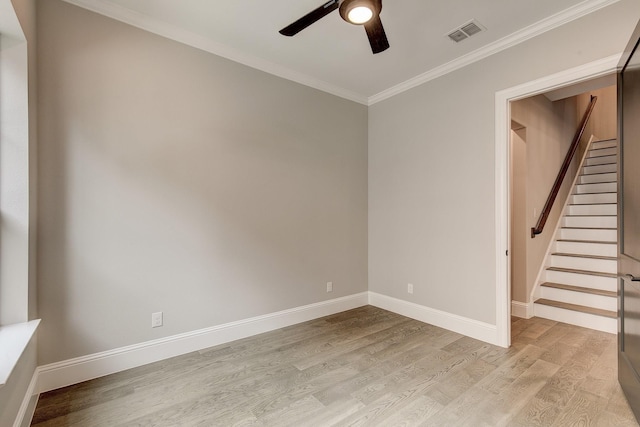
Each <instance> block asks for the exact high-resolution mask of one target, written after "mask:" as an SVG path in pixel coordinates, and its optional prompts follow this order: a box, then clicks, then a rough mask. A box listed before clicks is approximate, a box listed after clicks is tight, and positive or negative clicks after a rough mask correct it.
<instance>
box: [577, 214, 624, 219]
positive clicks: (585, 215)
mask: <svg viewBox="0 0 640 427" xmlns="http://www.w3.org/2000/svg"><path fill="white" fill-rule="evenodd" d="M565 216H566V217H576V216H578V217H582V218H584V217H589V216H592V217H601V216H606V217H617V216H618V215H605V214H602V215H593V214H584V215H565Z"/></svg>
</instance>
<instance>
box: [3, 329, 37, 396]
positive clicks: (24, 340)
mask: <svg viewBox="0 0 640 427" xmlns="http://www.w3.org/2000/svg"><path fill="white" fill-rule="evenodd" d="M39 324H40V319H37V320H32V321H30V322H25V323H16V324H15V325H8V326H2V327H0V348H1V349H2V351H1V352H0V388H1V387H2V386H4V385H5V384H6V383H7V381H8V380H9V376H11V372H12V371H13V369H14V368H15V367H16V365H17V364H18V361H19V360H20V356H22V353H23V352H24V349H25V348H27V345H28V344H29V341H31V337H33V334H34V333H35V332H36V329H37V328H38V325H39Z"/></svg>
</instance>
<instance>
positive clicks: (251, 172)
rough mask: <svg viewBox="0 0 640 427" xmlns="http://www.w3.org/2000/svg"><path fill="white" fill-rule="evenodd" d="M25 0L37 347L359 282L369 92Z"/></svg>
mask: <svg viewBox="0 0 640 427" xmlns="http://www.w3.org/2000/svg"><path fill="white" fill-rule="evenodd" d="M38 5H39V10H38V31H39V34H38V35H39V40H40V43H39V46H38V47H39V51H38V53H39V81H38V83H39V107H40V110H39V116H40V119H39V134H40V140H39V142H40V145H39V153H38V154H39V173H40V186H39V189H40V197H39V227H40V228H39V240H38V243H39V245H38V277H39V281H38V291H39V298H38V306H39V311H40V316H41V317H42V319H43V321H42V325H41V335H40V337H41V339H40V341H39V351H40V357H39V363H40V364H46V363H50V362H55V361H59V360H64V359H68V358H71V357H75V356H81V355H85V354H89V353H94V352H99V351H103V350H108V349H113V348H117V347H121V346H125V345H128V344H134V343H139V342H143V341H146V340H150V339H155V338H159V337H164V336H169V335H173V334H177V333H181V332H186V331H192V330H196V329H199V328H204V327H209V326H213V325H218V324H222V323H226V322H231V321H235V320H239V319H245V318H249V317H252V316H257V315H262V314H266V313H271V312H275V311H279V310H284V309H288V308H292V307H298V306H301V305H305V304H311V303H316V302H320V301H324V300H328V299H333V298H338V297H341V296H346V295H352V294H355V293H359V292H363V291H366V290H367V108H366V106H363V105H359V104H356V103H353V102H350V101H346V100H342V99H340V98H337V97H335V96H332V95H328V94H325V93H322V92H319V91H316V90H314V89H310V88H307V87H304V86H301V85H298V84H295V83H291V82H289V81H285V80H283V79H279V78H276V77H273V76H271V75H268V74H265V73H262V72H259V71H256V70H253V69H250V68H247V67H244V66H242V65H239V64H236V63H233V62H230V61H227V60H225V59H222V58H219V57H216V56H214V55H211V54H208V53H205V52H202V51H199V50H196V49H193V48H190V47H187V46H184V45H181V44H179V43H175V42H172V41H169V40H167V39H164V38H162V37H159V36H156V35H152V34H150V33H147V32H144V31H142V30H139V29H136V28H133V27H130V26H127V25H125V24H122V23H119V22H116V21H113V20H110V19H108V18H105V17H102V16H99V15H96V14H93V13H91V12H88V11H85V10H83V9H80V8H77V7H74V6H71V5H69V4H66V3H62V2H60V1H58V0H48V1H46V2H40V3H39V4H38ZM327 281H332V282H333V286H334V291H333V293H326V282H327ZM155 311H163V312H164V320H165V326H164V327H162V328H156V329H151V327H150V317H151V316H150V315H151V313H152V312H155Z"/></svg>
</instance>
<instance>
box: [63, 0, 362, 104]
mask: <svg viewBox="0 0 640 427" xmlns="http://www.w3.org/2000/svg"><path fill="white" fill-rule="evenodd" d="M63 1H65V2H66V3H70V4H73V5H75V6H78V7H81V8H83V9H87V10H89V11H91V12H95V13H98V14H100V15H103V16H106V17H108V18H112V19H115V20H116V21H120V22H124V23H125V24H129V25H131V26H134V27H136V28H140V29H142V30H145V31H148V32H150V33H153V34H157V35H159V36H162V37H165V38H168V39H170V40H174V41H177V42H179V43H182V44H185V45H187V46H191V47H194V48H196V49H200V50H203V51H205V52H209V53H212V54H214V55H217V56H220V57H223V58H226V59H229V60H231V61H234V62H237V63H240V64H242V65H246V66H248V67H251V68H255V69H257V70H260V71H264V72H265V73H268V74H272V75H274V76H276V77H281V78H283V79H286V80H290V81H293V82H295V83H299V84H301V85H304V86H308V87H311V88H313V89H318V90H320V91H322V92H326V93H329V94H331V95H335V96H338V97H340V98H344V99H348V100H350V101H354V102H357V103H359V104H363V105H367V104H368V99H367V97H366V96H364V95H361V94H358V93H356V92H353V91H350V90H348V89H345V88H342V87H339V86H336V85H332V84H331V83H327V82H325V81H323V80H319V79H316V78H314V77H311V76H309V75H307V74H304V73H300V72H297V71H294V70H291V69H289V68H287V67H283V66H281V65H278V64H275V63H273V62H270V61H267V60H265V59H262V58H258V57H257V56H253V55H248V54H246V53H244V52H241V51H240V50H238V49H234V48H232V47H230V46H227V45H224V44H222V43H218V42H215V41H213V40H211V39H209V38H206V37H203V36H200V35H198V34H195V33H193V32H191V31H186V30H184V29H182V28H180V27H178V26H175V25H171V24H168V23H166V22H163V21H160V20H158V19H153V18H151V17H149V16H147V15H144V14H142V13H139V12H135V11H132V10H131V9H127V8H125V7H123V6H120V5H116V4H113V3H108V2H104V1H102V0H63Z"/></svg>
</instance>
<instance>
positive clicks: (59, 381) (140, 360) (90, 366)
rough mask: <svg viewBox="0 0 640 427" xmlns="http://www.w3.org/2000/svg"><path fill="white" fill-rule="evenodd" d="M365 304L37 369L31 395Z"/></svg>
mask: <svg viewBox="0 0 640 427" xmlns="http://www.w3.org/2000/svg"><path fill="white" fill-rule="evenodd" d="M367 304H368V293H367V292H363V293H360V294H355V295H350V296H347V297H343V298H337V299H333V300H330V301H324V302H320V303H316V304H310V305H306V306H302V307H297V308H293V309H290V310H284V311H279V312H276V313H271V314H267V315H264V316H258V317H253V318H250V319H245V320H240V321H237V322H231V323H226V324H224V325H218V326H213V327H211V328H205V329H200V330H197V331H193V332H187V333H184V334H179V335H174V336H171V337H167V338H162V339H158V340H153V341H147V342H144V343H140V344H135V345H131V346H127V347H122V348H118V349H115V350H109V351H105V352H101V353H95V354H90V355H88V356H82V357H77V358H74V359H69V360H65V361H62V362H57V363H52V364H49V365H44V366H40V367H38V368H37V370H36V377H37V387H36V388H35V390H34V391H33V393H44V392H46V391H50V390H55V389H57V388H61V387H66V386H68V385H72V384H77V383H79V382H82V381H87V380H90V379H94V378H98V377H101V376H104V375H109V374H113V373H116V372H120V371H124V370H126V369H130V368H135V367H137V366H142V365H146V364H148V363H152V362H157V361H159V360H163V359H168V358H170V357H174V356H179V355H182V354H186V353H190V352H192V351H197V350H202V349H205V348H209V347H213V346H216V345H220V344H224V343H227V342H230V341H234V340H238V339H241V338H246V337H249V336H252V335H256V334H261V333H263V332H269V331H272V330H274V329H278V328H283V327H286V326H290V325H295V324H296V323H301V322H306V321H308V320H313V319H317V318H319V317H323V316H329V315H331V314H335V313H340V312H342V311H346V310H351V309H353V308H357V307H362V306H364V305H367ZM33 393H31V394H33Z"/></svg>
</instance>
